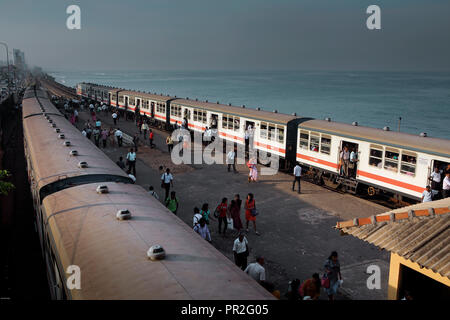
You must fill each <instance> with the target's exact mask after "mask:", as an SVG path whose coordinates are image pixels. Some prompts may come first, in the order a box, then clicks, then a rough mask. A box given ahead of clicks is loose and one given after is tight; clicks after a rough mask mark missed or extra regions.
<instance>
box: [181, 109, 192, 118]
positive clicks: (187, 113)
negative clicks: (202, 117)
mask: <svg viewBox="0 0 450 320" xmlns="http://www.w3.org/2000/svg"><path fill="white" fill-rule="evenodd" d="M183 117H184V118H186V119H188V120H191V110H189V109H184V114H183Z"/></svg>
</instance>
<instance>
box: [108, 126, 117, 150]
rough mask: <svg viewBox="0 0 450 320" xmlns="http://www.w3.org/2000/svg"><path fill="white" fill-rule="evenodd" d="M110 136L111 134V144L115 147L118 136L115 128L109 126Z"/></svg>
mask: <svg viewBox="0 0 450 320" xmlns="http://www.w3.org/2000/svg"><path fill="white" fill-rule="evenodd" d="M108 136H109V144H110V145H111V147H114V146H115V144H116V138H115V135H114V129H113V128H109V132H108Z"/></svg>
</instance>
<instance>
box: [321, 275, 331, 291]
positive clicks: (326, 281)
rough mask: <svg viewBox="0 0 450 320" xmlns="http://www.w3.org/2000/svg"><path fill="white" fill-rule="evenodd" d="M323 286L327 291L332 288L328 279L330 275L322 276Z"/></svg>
mask: <svg viewBox="0 0 450 320" xmlns="http://www.w3.org/2000/svg"><path fill="white" fill-rule="evenodd" d="M321 285H322V287H324V288H325V289H328V288H329V287H330V279H329V278H328V275H327V274H326V273H324V274H323V276H322V280H321Z"/></svg>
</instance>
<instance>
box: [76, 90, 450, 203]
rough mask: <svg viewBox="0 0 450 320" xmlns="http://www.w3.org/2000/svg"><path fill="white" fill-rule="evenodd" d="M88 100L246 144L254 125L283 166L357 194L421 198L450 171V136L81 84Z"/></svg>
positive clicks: (256, 139) (263, 147)
mask: <svg viewBox="0 0 450 320" xmlns="http://www.w3.org/2000/svg"><path fill="white" fill-rule="evenodd" d="M76 92H77V95H78V96H80V98H88V99H91V100H94V101H97V102H103V103H106V104H108V105H110V106H112V107H116V108H118V109H119V110H121V111H122V112H127V113H128V112H130V113H133V114H135V115H136V114H139V115H141V116H143V117H146V118H148V119H151V120H152V121H155V122H156V123H158V124H159V125H160V126H161V127H163V128H165V129H173V128H176V127H177V126H179V125H180V124H181V123H182V122H183V121H186V122H187V126H188V128H189V129H190V130H193V131H198V132H204V131H205V130H206V129H207V128H213V129H216V130H217V132H218V135H219V136H220V138H221V139H224V140H227V141H230V142H233V143H236V144H240V145H243V144H245V136H246V132H248V130H247V129H248V128H249V126H250V127H251V128H252V131H253V132H252V134H253V147H254V148H255V149H256V150H258V151H265V152H267V153H269V155H271V154H275V155H277V156H279V158H280V160H281V161H280V165H281V168H282V169H286V170H290V169H292V167H293V166H294V165H295V163H299V164H300V165H301V166H302V167H305V169H307V170H308V172H309V173H310V175H311V178H312V179H313V181H315V182H316V183H318V184H326V185H328V186H332V187H334V188H340V189H342V190H344V191H347V192H351V193H354V194H356V193H363V194H366V195H368V196H374V195H376V194H379V193H386V194H388V195H392V196H393V198H395V199H396V200H398V201H399V202H401V201H402V200H404V199H405V198H406V200H413V201H420V200H421V197H422V193H423V191H424V190H425V187H426V186H427V185H428V184H429V176H430V174H431V172H432V171H433V170H434V168H435V167H438V168H439V170H441V171H443V170H445V169H446V168H448V167H449V164H450V140H449V139H442V138H435V137H429V136H427V134H426V133H420V134H417V135H414V134H408V133H403V132H396V131H392V130H390V128H389V127H384V128H382V129H378V128H371V127H366V126H361V125H359V124H358V123H357V122H353V123H352V124H346V123H340V122H335V121H332V120H331V119H330V118H326V119H323V120H319V119H313V118H311V117H302V116H297V114H296V113H293V114H284V113H280V112H278V110H273V111H272V112H270V111H265V110H261V108H256V109H252V108H247V107H246V106H245V105H243V106H240V107H239V106H233V105H231V104H228V105H225V104H220V103H219V102H218V101H217V103H213V102H208V101H199V100H198V99H189V98H185V99H184V98H179V97H176V96H169V95H164V94H157V93H156V92H155V93H149V92H140V91H132V90H126V89H123V88H114V87H108V86H102V85H98V84H94V83H85V82H83V83H79V84H77V86H76ZM345 147H347V148H348V150H349V151H353V152H355V154H356V158H357V160H358V161H357V162H356V164H355V165H354V168H352V170H350V172H349V174H346V175H344V174H343V172H342V162H341V157H340V155H341V152H342V151H343V150H344V148H345Z"/></svg>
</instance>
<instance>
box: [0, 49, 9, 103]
mask: <svg viewBox="0 0 450 320" xmlns="http://www.w3.org/2000/svg"><path fill="white" fill-rule="evenodd" d="M0 44H2V45H3V46H5V49H6V63H7V66H8V95H11V80H10V76H9V52H8V51H9V49H8V45H7V44H6V43H5V42H0Z"/></svg>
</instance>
